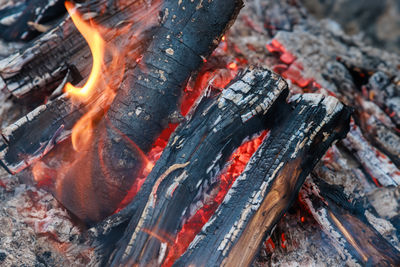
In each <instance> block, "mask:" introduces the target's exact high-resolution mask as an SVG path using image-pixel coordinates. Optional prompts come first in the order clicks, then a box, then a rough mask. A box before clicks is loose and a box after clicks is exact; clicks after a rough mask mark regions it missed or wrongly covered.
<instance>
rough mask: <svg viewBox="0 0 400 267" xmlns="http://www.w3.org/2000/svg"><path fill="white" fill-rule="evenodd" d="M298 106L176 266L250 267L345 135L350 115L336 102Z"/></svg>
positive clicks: (304, 99) (307, 100)
mask: <svg viewBox="0 0 400 267" xmlns="http://www.w3.org/2000/svg"><path fill="white" fill-rule="evenodd" d="M296 102H297V103H296V104H295V108H294V110H293V111H292V112H291V113H290V114H288V116H287V117H286V119H285V120H284V121H283V122H282V123H281V124H280V125H279V126H276V127H274V128H272V130H271V134H270V136H269V137H268V138H267V139H266V140H264V142H263V144H262V145H261V146H260V147H259V149H258V150H257V152H256V153H255V154H254V155H253V157H252V158H251V159H250V161H249V163H248V165H247V167H246V170H245V171H244V172H243V173H242V174H241V176H240V177H239V178H238V179H237V180H236V181H235V183H234V185H233V186H232V188H231V189H230V190H229V192H228V195H227V196H226V197H225V200H224V202H223V203H222V204H221V206H220V207H219V208H218V210H217V211H216V213H215V214H214V216H213V217H212V218H211V219H210V221H209V223H207V224H206V225H205V226H204V227H203V229H202V231H201V232H200V233H199V234H198V235H197V236H196V238H195V239H194V241H193V242H192V243H191V245H190V247H189V249H188V250H187V251H186V253H185V254H184V255H183V256H182V257H181V258H180V259H179V260H178V261H177V262H176V264H175V265H176V266H183V265H190V264H194V265H198V266H219V265H221V264H222V265H225V266H249V265H250V264H251V263H252V261H253V260H254V257H255V256H256V253H257V252H258V250H259V248H260V245H261V243H262V241H263V240H264V237H265V236H268V235H270V234H271V232H272V231H273V228H274V225H275V224H276V223H277V222H278V220H279V219H280V218H281V216H283V215H284V213H285V212H286V210H287V209H288V207H289V206H290V205H291V203H292V202H293V200H294V199H295V198H296V195H297V192H298V191H299V189H300V187H301V185H302V184H303V182H304V179H305V178H306V176H307V175H308V173H309V172H310V171H311V170H312V168H313V167H314V165H315V164H316V162H317V161H318V160H319V159H320V157H321V156H322V155H323V154H324V153H325V151H326V150H327V149H328V147H329V145H330V144H331V143H332V142H334V141H335V140H337V139H338V138H343V137H344V136H345V134H346V132H347V131H348V121H349V116H350V112H349V109H348V108H347V107H344V106H343V105H342V104H341V103H340V102H339V101H337V100H336V99H335V98H332V97H326V98H324V97H322V96H320V95H311V94H308V95H304V96H300V97H298V98H297V101H296Z"/></svg>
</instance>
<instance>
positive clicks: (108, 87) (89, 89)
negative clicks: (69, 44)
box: [64, 1, 125, 151]
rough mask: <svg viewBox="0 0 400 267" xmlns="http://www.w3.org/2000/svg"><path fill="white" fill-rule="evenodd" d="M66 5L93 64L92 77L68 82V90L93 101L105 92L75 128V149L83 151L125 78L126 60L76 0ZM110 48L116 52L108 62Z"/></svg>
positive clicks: (79, 98)
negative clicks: (87, 19) (78, 7)
mask: <svg viewBox="0 0 400 267" xmlns="http://www.w3.org/2000/svg"><path fill="white" fill-rule="evenodd" d="M65 7H66V9H67V11H68V13H69V15H70V16H71V19H72V21H73V23H74V24H75V26H76V27H77V29H78V30H79V32H80V33H81V34H82V36H83V37H84V38H85V40H86V42H87V43H88V45H89V48H90V51H91V53H92V58H93V64H92V69H91V73H90V75H89V78H88V79H87V81H86V83H85V84H84V85H83V86H82V87H76V86H74V85H72V84H71V83H67V84H66V85H65V87H64V91H65V92H66V93H67V94H68V95H69V96H71V97H73V98H74V99H75V100H79V101H82V102H89V99H91V98H92V96H94V95H95V93H97V92H100V91H102V93H101V95H100V96H99V97H98V98H97V99H96V100H95V101H94V102H93V104H92V107H91V108H90V110H89V111H88V112H87V113H86V114H85V115H83V116H82V117H81V118H80V119H79V120H78V122H77V123H76V124H75V125H74V127H73V129H72V134H71V139H72V146H73V148H74V150H75V151H82V150H84V149H85V148H86V147H88V146H89V145H90V143H91V140H92V136H93V129H94V127H95V124H96V123H97V121H99V119H100V118H101V117H103V115H104V114H105V112H106V111H107V109H108V107H109V105H110V104H111V102H112V100H113V99H114V97H115V90H113V89H112V88H118V86H119V83H120V82H121V81H122V77H123V74H124V69H125V68H124V65H125V62H124V61H123V57H122V56H121V53H119V51H117V49H114V47H113V46H112V45H111V44H107V47H106V42H105V41H104V39H103V38H102V35H101V34H100V32H101V30H102V28H101V27H100V26H98V25H96V24H95V23H93V22H92V21H91V23H90V24H89V23H87V22H85V21H84V20H83V18H82V15H81V14H80V13H79V12H78V11H77V10H76V8H75V6H74V4H73V3H71V2H68V1H66V2H65ZM106 31H107V29H106ZM106 51H109V52H110V53H111V55H112V61H111V63H110V64H109V65H108V66H105V64H104V56H105V53H106ZM102 73H104V75H102ZM107 76H110V77H109V78H110V81H106V80H105V77H107ZM115 76H118V77H115ZM92 100H93V99H92Z"/></svg>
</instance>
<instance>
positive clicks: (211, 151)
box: [109, 70, 288, 266]
mask: <svg viewBox="0 0 400 267" xmlns="http://www.w3.org/2000/svg"><path fill="white" fill-rule="evenodd" d="M287 94H288V89H287V85H286V82H284V81H283V80H282V79H281V78H280V77H279V76H277V75H276V74H274V73H272V72H271V71H268V70H247V71H245V72H244V73H243V74H241V75H239V77H238V79H237V80H236V81H235V82H234V83H233V84H231V85H230V86H229V87H228V88H227V89H225V90H224V91H223V92H222V93H221V95H220V96H219V97H218V98H216V97H205V98H203V99H202V101H201V102H200V103H199V104H198V106H197V108H196V110H195V111H194V114H193V116H192V117H191V118H190V119H189V120H188V121H187V122H185V123H183V124H182V125H181V126H179V128H178V129H177V130H176V131H175V133H174V135H173V136H172V137H171V138H170V141H169V143H168V145H167V147H166V148H165V149H164V151H163V154H162V156H161V158H160V159H159V160H158V161H157V164H156V165H155V167H154V168H153V170H152V172H151V173H150V175H149V176H148V177H147V179H146V182H145V184H144V185H143V186H142V189H141V191H140V192H139V194H138V195H137V196H136V198H135V200H134V201H133V202H132V204H131V205H129V206H130V207H128V209H134V210H135V211H134V213H133V214H132V215H131V216H132V217H131V221H130V224H129V226H128V228H127V230H126V231H125V233H124V235H123V237H122V239H121V241H120V242H119V243H118V245H117V249H116V251H115V252H114V254H113V256H112V257H111V260H110V262H109V263H110V264H112V265H113V266H125V265H132V264H139V265H143V266H145V265H147V264H160V263H161V262H162V261H163V260H164V258H163V257H165V256H166V254H164V255H163V256H162V257H160V256H159V251H160V246H161V243H162V241H160V240H159V239H157V238H155V237H154V236H158V235H161V236H162V235H164V234H165V233H168V235H171V236H174V235H175V234H177V231H179V229H180V227H182V224H183V221H184V220H185V219H186V218H188V217H190V216H191V215H193V214H191V212H193V211H192V210H193V209H192V208H191V206H192V205H196V203H197V202H199V201H202V200H203V198H204V196H205V195H206V194H207V193H209V191H210V190H212V188H213V187H215V185H216V184H217V179H216V178H215V177H216V174H217V173H218V172H219V171H220V170H221V169H222V168H223V166H224V164H225V163H226V161H227V160H228V158H229V157H230V155H231V153H232V152H233V150H234V149H235V148H236V147H238V146H239V145H240V144H241V142H242V141H243V139H244V138H245V137H246V136H249V135H251V134H254V133H257V132H258V131H260V130H261V129H263V128H264V127H266V126H267V124H266V123H267V122H270V123H271V122H272V121H274V119H275V118H276V119H277V118H279V115H277V114H279V110H280V111H281V112H283V113H284V111H285V108H288V107H287V106H286V105H287V104H286V103H285V99H286V96H287ZM277 108H278V109H279V110H277ZM146 230H147V231H146ZM149 231H151V232H152V233H153V234H152V235H149V234H148V232H149Z"/></svg>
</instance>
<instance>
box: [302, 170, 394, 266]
mask: <svg viewBox="0 0 400 267" xmlns="http://www.w3.org/2000/svg"><path fill="white" fill-rule="evenodd" d="M300 196H301V199H302V201H303V202H304V203H306V205H307V206H308V208H309V209H310V211H311V213H312V215H313V216H314V218H315V219H316V221H317V222H318V223H319V224H320V226H321V227H322V229H323V230H324V232H325V233H326V234H327V235H328V237H329V238H330V239H331V240H332V242H333V244H334V246H335V247H336V248H337V250H338V252H339V253H341V254H342V255H343V257H345V258H346V260H347V261H349V262H350V261H355V262H358V263H359V264H361V265H363V266H378V265H379V266H399V265H400V252H399V251H398V250H397V249H396V248H395V247H394V246H393V245H392V244H390V243H389V242H388V241H387V240H386V239H385V238H384V237H383V236H382V235H381V234H380V233H379V232H378V231H377V230H376V229H375V228H374V227H373V226H372V225H371V224H370V223H369V222H368V219H367V218H366V216H365V210H364V209H363V207H362V206H361V205H360V204H353V203H351V202H350V201H349V200H348V198H347V197H346V195H344V194H343V192H342V189H341V188H340V187H338V186H333V185H330V184H328V183H326V182H324V181H323V180H320V179H318V178H316V177H314V179H311V178H309V179H307V182H306V183H305V186H304V188H303V189H302V191H301V194H300Z"/></svg>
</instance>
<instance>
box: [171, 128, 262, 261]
mask: <svg viewBox="0 0 400 267" xmlns="http://www.w3.org/2000/svg"><path fill="white" fill-rule="evenodd" d="M266 134H267V131H264V132H263V133H262V134H261V135H260V136H258V137H256V138H255V139H253V140H250V141H248V142H245V143H244V144H242V145H241V146H240V147H239V148H237V149H236V151H235V152H234V153H233V154H232V156H231V159H230V165H229V166H228V167H227V168H226V170H225V171H224V172H223V173H222V174H221V175H220V179H219V180H220V183H219V186H218V188H217V193H216V195H215V196H214V198H213V199H208V200H206V201H205V203H207V204H205V205H204V206H202V207H201V208H200V209H199V210H198V211H197V212H196V213H195V214H194V215H193V216H192V217H191V218H190V219H189V220H188V221H187V222H186V223H185V224H184V225H183V227H182V229H181V230H180V232H179V233H178V234H177V236H176V238H175V242H174V244H173V246H172V247H171V248H169V251H168V255H167V258H166V259H165V261H164V263H163V266H172V265H173V263H174V262H175V261H176V260H177V259H178V258H179V257H180V256H181V255H182V254H183V253H184V252H185V251H186V249H187V247H188V246H189V244H190V242H192V240H193V238H194V237H195V236H196V235H197V234H198V233H199V232H200V230H201V228H202V227H203V226H204V224H206V223H207V221H208V220H209V219H210V218H211V216H212V215H213V214H214V213H215V211H216V210H217V208H218V206H219V205H220V204H221V203H222V201H223V200H224V198H225V196H226V194H227V193H228V190H229V189H230V188H231V186H232V185H233V183H234V182H235V180H236V178H237V177H239V175H240V174H241V173H242V172H243V170H244V168H245V167H246V164H247V162H248V161H249V160H250V157H251V156H252V155H253V153H254V152H255V151H256V150H257V148H258V147H259V146H260V145H261V143H262V140H263V139H264V138H265V136H266Z"/></svg>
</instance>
